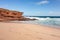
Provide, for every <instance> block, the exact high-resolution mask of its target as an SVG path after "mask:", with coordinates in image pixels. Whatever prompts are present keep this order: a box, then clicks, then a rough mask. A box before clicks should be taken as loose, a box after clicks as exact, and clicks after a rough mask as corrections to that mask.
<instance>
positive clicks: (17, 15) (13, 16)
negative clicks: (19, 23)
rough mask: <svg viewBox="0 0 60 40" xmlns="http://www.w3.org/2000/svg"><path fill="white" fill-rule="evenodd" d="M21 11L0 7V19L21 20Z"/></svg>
mask: <svg viewBox="0 0 60 40" xmlns="http://www.w3.org/2000/svg"><path fill="white" fill-rule="evenodd" d="M22 14H23V12H18V11H12V10H8V9H3V8H0V21H11V20H22V19H23V18H24V17H23V16H22Z"/></svg>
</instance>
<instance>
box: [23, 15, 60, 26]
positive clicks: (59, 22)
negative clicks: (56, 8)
mask: <svg viewBox="0 0 60 40" xmlns="http://www.w3.org/2000/svg"><path fill="white" fill-rule="evenodd" d="M26 18H30V19H37V20H35V21H23V22H25V23H30V24H42V25H50V26H55V27H60V18H55V17H54V18H51V17H45V18H44V17H36V16H35V17H26Z"/></svg>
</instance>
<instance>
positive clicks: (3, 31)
mask: <svg viewBox="0 0 60 40" xmlns="http://www.w3.org/2000/svg"><path fill="white" fill-rule="evenodd" d="M0 40H60V29H57V28H52V27H45V26H42V25H34V24H23V23H2V22H1V23H0Z"/></svg>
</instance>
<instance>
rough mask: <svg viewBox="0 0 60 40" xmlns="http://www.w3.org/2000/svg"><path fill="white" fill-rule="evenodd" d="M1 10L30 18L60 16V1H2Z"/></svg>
mask: <svg viewBox="0 0 60 40" xmlns="http://www.w3.org/2000/svg"><path fill="white" fill-rule="evenodd" d="M0 8H5V9H9V10H16V11H20V12H23V13H24V14H23V15H28V16H60V0H0Z"/></svg>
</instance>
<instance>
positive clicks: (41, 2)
mask: <svg viewBox="0 0 60 40" xmlns="http://www.w3.org/2000/svg"><path fill="white" fill-rule="evenodd" d="M48 3H49V1H48V0H44V1H40V2H37V4H38V5H42V4H48Z"/></svg>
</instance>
